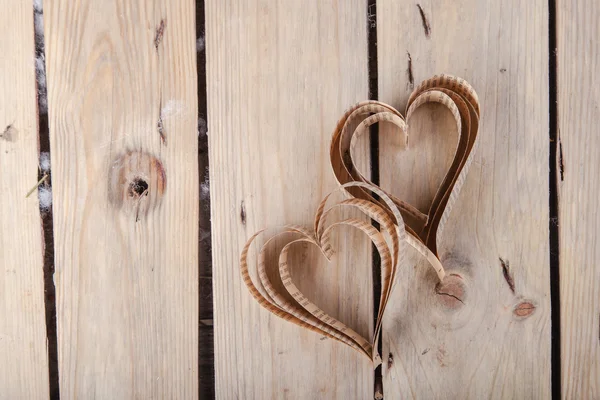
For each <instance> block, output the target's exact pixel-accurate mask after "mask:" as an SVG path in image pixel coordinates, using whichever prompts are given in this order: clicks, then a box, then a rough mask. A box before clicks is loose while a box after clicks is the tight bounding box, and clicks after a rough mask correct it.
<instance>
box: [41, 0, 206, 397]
mask: <svg viewBox="0 0 600 400" xmlns="http://www.w3.org/2000/svg"><path fill="white" fill-rule="evenodd" d="M65 10H69V12H65ZM194 11H195V10H194V2H193V1H191V0H178V1H172V2H168V3H165V2H161V1H141V0H140V1H134V2H131V1H121V0H112V1H103V2H94V1H87V0H82V1H75V2H73V1H53V2H49V3H48V4H46V9H45V18H46V20H45V29H46V31H45V36H46V55H47V57H46V59H47V72H48V84H49V87H48V96H49V126H50V134H51V150H52V157H53V185H54V237H55V248H56V249H55V250H56V251H55V262H56V273H55V277H54V279H55V282H56V286H57V321H58V348H59V352H58V353H59V357H58V358H59V359H58V364H59V370H60V390H61V398H65V399H69V398H89V397H97V398H111V399H116V398H134V397H135V398H194V397H196V396H197V394H198V379H197V377H198V375H197V374H198V350H197V349H198V278H197V277H198V240H197V238H198V164H197V163H198V153H197V127H196V124H197V98H196V91H197V86H196V63H195V51H196V50H195V47H196V45H195V41H196V39H195V34H194V32H195V19H194V16H195V12H194ZM159 125H162V134H161V132H160V128H159ZM161 136H164V140H163V138H161ZM126 154H133V155H141V154H148V155H149V156H152V157H155V160H157V161H156V162H152V163H150V162H134V163H132V165H131V171H128V170H127V168H124V170H123V173H131V176H128V175H127V176H125V178H126V179H125V180H124V182H120V181H119V182H120V183H119V184H114V183H111V181H110V179H111V176H112V174H113V173H114V172H115V168H119V165H118V160H120V159H121V158H120V157H124V155H126ZM158 162H160V163H162V171H161V168H159V167H158V164H157V163H158ZM163 175H164V179H165V180H166V186H165V189H164V194H163V195H162V197H161V196H160V192H161V190H160V189H159V184H158V182H159V180H160V179H161V176H163ZM135 176H140V177H141V178H142V179H145V180H146V181H147V183H148V185H149V188H148V190H149V191H148V196H147V197H143V196H142V197H140V198H139V199H138V198H136V197H135V196H134V195H133V194H132V193H129V192H128V185H129V184H130V183H131V182H130V181H131V180H132V179H134V177H135ZM111 190H114V193H117V194H115V195H114V196H113V195H111V194H110V193H113V192H111ZM121 195H122V196H123V197H120V196H121ZM121 201H122V202H123V204H122V205H120V202H121ZM138 206H139V207H146V206H147V207H148V212H147V213H144V212H141V213H139V214H138V213H136V212H133V211H131V210H130V211H128V207H130V208H132V209H135V207H138Z"/></svg>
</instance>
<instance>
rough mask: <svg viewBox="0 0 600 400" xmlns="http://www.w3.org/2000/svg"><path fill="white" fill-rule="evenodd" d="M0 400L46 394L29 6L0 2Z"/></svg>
mask: <svg viewBox="0 0 600 400" xmlns="http://www.w3.org/2000/svg"><path fill="white" fill-rule="evenodd" d="M0 10H1V11H0V54H1V56H0V194H1V195H0V398H2V399H44V398H48V395H49V393H48V389H49V385H48V356H47V353H46V329H45V315H44V285H43V284H44V280H43V253H44V242H43V237H42V230H41V218H40V210H39V203H38V198H37V191H34V192H33V194H32V195H31V196H30V197H29V198H26V197H25V196H26V194H27V193H28V192H29V191H30V189H32V188H33V187H34V186H35V184H36V182H37V181H38V135H37V131H38V129H37V103H36V83H35V69H34V62H33V60H34V56H35V49H34V38H33V8H32V4H31V3H30V2H29V3H27V2H23V1H11V0H2V1H0Z"/></svg>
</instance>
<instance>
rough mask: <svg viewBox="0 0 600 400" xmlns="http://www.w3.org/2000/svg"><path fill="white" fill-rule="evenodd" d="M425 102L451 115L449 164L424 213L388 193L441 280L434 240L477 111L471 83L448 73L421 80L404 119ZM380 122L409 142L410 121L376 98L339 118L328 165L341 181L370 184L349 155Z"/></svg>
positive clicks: (465, 161) (359, 193) (466, 163)
mask: <svg viewBox="0 0 600 400" xmlns="http://www.w3.org/2000/svg"><path fill="white" fill-rule="evenodd" d="M427 103H440V104H442V105H443V106H445V107H446V108H448V110H450V112H451V113H452V115H453V117H454V121H455V123H456V127H457V131H458V143H457V146H456V149H455V152H454V157H453V160H452V164H451V166H450V168H449V169H448V172H447V173H446V176H445V177H444V179H443V181H442V183H441V184H440V186H439V188H438V190H437V193H436V194H435V196H434V199H433V201H432V203H431V206H430V208H429V211H428V212H427V214H423V213H422V212H420V211H419V210H418V209H417V208H416V207H414V206H412V205H411V204H408V203H406V202H404V201H402V200H400V199H398V198H396V197H395V196H393V195H391V194H390V195H389V196H390V198H392V200H393V201H394V203H395V204H396V206H397V207H398V208H399V209H400V211H401V213H402V217H403V218H404V221H405V223H406V230H407V232H408V233H409V235H408V236H407V240H408V242H409V244H410V245H412V246H413V247H415V248H416V249H417V251H419V253H421V254H422V255H423V256H425V257H426V258H427V259H428V261H429V263H430V264H431V266H432V267H433V268H434V269H435V270H436V272H437V274H438V276H439V278H440V280H442V279H443V278H444V268H443V267H442V264H441V262H440V261H439V257H438V248H437V245H438V242H439V241H440V238H441V236H442V233H443V230H444V226H445V224H446V221H447V220H448V217H449V215H450V211H451V209H452V207H453V205H454V203H455V202H456V199H457V197H458V193H459V192H460V189H461V188H462V185H463V183H464V180H465V178H466V175H467V172H468V170H469V167H470V165H471V161H472V159H473V153H474V150H475V149H476V147H477V132H478V128H479V111H480V110H479V100H478V98H477V93H475V90H474V89H473V88H472V87H471V85H469V84H468V83H467V82H466V81H465V80H464V79H461V78H457V77H454V76H450V75H436V76H434V77H433V78H431V79H428V80H426V81H424V82H423V83H421V84H420V85H419V86H418V87H417V88H416V89H415V90H414V91H413V93H412V94H411V95H410V98H409V100H408V104H407V112H406V118H407V119H408V118H409V117H410V116H411V115H412V114H413V113H414V112H415V110H416V109H417V108H418V107H420V106H421V105H423V104H427ZM378 122H388V123H392V124H394V125H395V126H396V127H397V128H398V130H399V133H400V134H401V135H402V136H403V138H404V143H405V145H408V126H407V124H406V122H405V119H404V118H403V117H402V115H401V114H400V112H398V111H397V110H396V109H394V108H393V107H391V106H389V105H387V104H384V103H381V102H378V101H366V102H362V103H359V104H357V105H356V106H354V107H352V108H350V109H349V110H348V111H347V112H346V113H345V114H344V116H343V117H342V118H341V119H340V121H339V122H338V124H337V127H336V129H335V131H334V134H333V138H332V141H331V150H330V156H331V165H332V167H333V170H334V174H335V176H336V178H337V180H338V182H339V183H340V184H345V183H348V182H353V181H358V182H366V183H369V184H371V185H373V183H372V182H370V181H369V180H368V179H366V178H365V177H364V175H363V174H362V173H361V172H360V171H359V170H358V169H357V168H356V166H355V165H354V162H353V160H354V158H355V157H354V149H355V147H356V143H357V142H358V138H359V137H360V136H361V135H362V134H364V133H365V132H368V130H369V127H370V126H371V125H373V124H375V123H378ZM353 127H354V129H352V128H353ZM380 168H383V166H380ZM408 173H410V171H408ZM350 194H351V195H352V196H353V197H356V198H363V199H367V200H370V201H373V202H378V200H377V199H376V198H375V196H373V195H372V194H371V193H369V191H368V190H363V189H354V190H351V191H350ZM378 203H379V202H378ZM381 205H382V206H384V207H385V205H383V204H381Z"/></svg>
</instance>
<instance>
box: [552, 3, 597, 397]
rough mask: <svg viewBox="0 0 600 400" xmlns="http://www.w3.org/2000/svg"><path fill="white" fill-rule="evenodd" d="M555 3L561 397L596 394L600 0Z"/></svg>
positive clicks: (591, 395)
mask: <svg viewBox="0 0 600 400" xmlns="http://www.w3.org/2000/svg"><path fill="white" fill-rule="evenodd" d="M556 5H557V13H556V16H557V26H556V35H557V45H558V49H557V78H558V92H557V100H558V135H559V141H558V157H557V160H556V161H557V166H558V168H557V171H558V177H557V178H558V195H559V214H558V229H559V243H560V253H559V265H560V315H561V321H560V324H561V360H562V368H561V373H562V385H561V387H562V398H564V399H597V398H599V397H600V331H599V329H600V291H599V289H598V282H600V251H599V250H598V245H597V236H598V226H600V216H599V214H598V212H597V210H596V209H597V202H598V193H600V179H599V175H598V159H599V158H600V150H599V149H598V145H597V142H598V138H599V137H600V136H599V135H598V129H597V124H598V120H599V119H600V111H599V110H598V100H597V99H598V94H597V93H596V88H595V87H594V82H595V81H596V79H597V77H598V75H599V74H600V48H599V46H598V37H599V34H600V28H599V24H600V4H598V2H597V1H590V0H587V1H579V2H575V1H566V0H560V1H557V2H556Z"/></svg>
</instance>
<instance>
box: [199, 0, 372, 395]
mask: <svg viewBox="0 0 600 400" xmlns="http://www.w3.org/2000/svg"><path fill="white" fill-rule="evenodd" d="M365 12H366V4H365V2H364V1H362V0H353V1H349V2H336V1H329V0H328V1H321V2H316V1H312V2H308V3H305V2H296V1H287V0H281V1H273V2H264V1H239V0H228V1H216V0H212V1H207V3H206V31H207V35H206V38H207V43H206V49H207V85H208V86H207V91H208V117H209V119H208V124H209V127H210V131H209V134H208V137H209V152H210V163H211V170H210V173H211V174H210V182H211V209H212V213H211V215H212V235H213V236H212V243H213V247H212V253H213V278H214V285H213V287H214V305H215V308H214V324H215V326H214V328H215V372H216V397H217V398H218V399H233V398H240V399H265V398H287V399H314V398H340V399H348V398H357V399H367V398H371V397H372V396H373V369H372V366H371V363H370V361H369V360H368V359H367V358H366V357H364V356H363V355H361V354H359V353H358V352H356V351H355V350H352V349H350V348H349V347H346V346H343V345H340V344H339V343H334V342H332V341H331V340H322V338H321V337H319V336H318V335H316V334H315V333H313V332H309V331H306V330H302V329H300V328H298V327H297V326H295V325H292V324H291V323H289V322H285V321H283V320H281V319H279V318H278V317H276V316H273V315H270V314H269V313H268V312H267V311H266V310H264V309H262V308H261V307H260V306H259V305H258V303H257V302H256V301H255V300H254V299H253V298H252V297H251V295H250V293H249V292H248V291H247V289H246V287H245V286H244V283H243V282H242V279H241V274H240V271H239V265H238V262H239V255H240V251H241V249H242V247H243V245H244V243H245V241H246V240H247V239H248V238H249V237H250V235H251V234H253V233H254V232H255V231H256V230H258V229H261V228H263V227H268V226H278V225H283V224H303V225H307V226H310V225H311V224H312V222H313V217H314V212H315V211H316V206H317V205H318V202H319V200H320V199H321V197H322V196H324V195H325V194H327V193H328V192H329V191H330V190H333V189H334V188H335V187H336V185H335V183H334V176H333V173H332V172H331V167H330V165H329V153H328V149H329V139H330V136H331V133H332V131H333V129H334V127H335V123H336V122H337V119H338V118H339V117H341V114H342V112H343V111H344V110H345V109H346V108H348V107H349V106H350V105H352V104H353V103H355V102H357V101H359V100H363V99H366V98H367V97H368V76H367V35H366V26H365V23H366V21H365ZM365 154H368V149H367V148H365ZM367 241H368V239H365V238H363V237H361V236H359V235H357V234H354V233H351V232H350V231H348V232H346V231H344V232H342V233H341V234H340V236H339V241H338V244H340V247H339V251H338V253H337V257H336V259H335V261H336V262H337V263H339V264H338V265H339V266H338V267H336V266H335V265H328V264H326V263H325V262H323V260H322V259H320V258H318V255H317V251H316V250H311V251H310V252H307V253H303V254H301V256H303V258H306V260H305V262H304V263H302V265H296V264H294V263H292V264H293V267H292V269H293V270H294V271H293V274H294V279H295V280H296V281H298V286H299V287H300V289H301V290H306V291H307V295H308V296H310V297H312V298H313V299H314V300H315V302H316V303H317V304H319V305H322V306H323V307H324V308H325V310H326V311H328V312H331V313H332V314H333V315H334V316H336V317H339V318H340V319H341V320H342V321H343V322H346V323H348V324H350V326H351V327H352V328H356V329H357V330H358V332H359V333H361V334H363V335H365V336H366V337H369V330H370V329H372V325H373V304H372V293H371V276H372V271H371V263H370V259H371V254H370V245H369V243H368V242H367ZM350 261H351V262H350Z"/></svg>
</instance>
